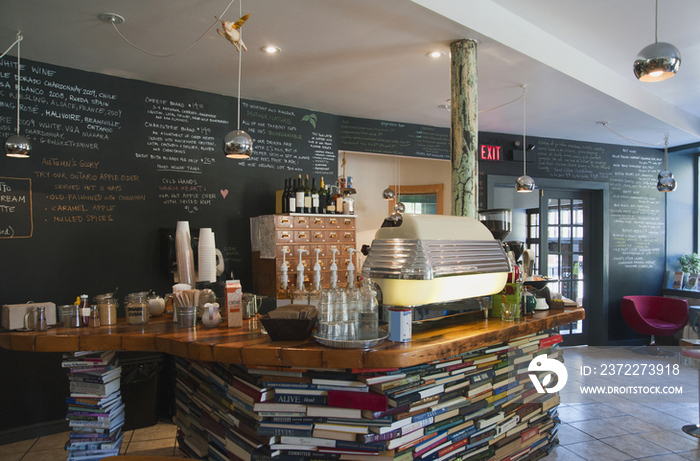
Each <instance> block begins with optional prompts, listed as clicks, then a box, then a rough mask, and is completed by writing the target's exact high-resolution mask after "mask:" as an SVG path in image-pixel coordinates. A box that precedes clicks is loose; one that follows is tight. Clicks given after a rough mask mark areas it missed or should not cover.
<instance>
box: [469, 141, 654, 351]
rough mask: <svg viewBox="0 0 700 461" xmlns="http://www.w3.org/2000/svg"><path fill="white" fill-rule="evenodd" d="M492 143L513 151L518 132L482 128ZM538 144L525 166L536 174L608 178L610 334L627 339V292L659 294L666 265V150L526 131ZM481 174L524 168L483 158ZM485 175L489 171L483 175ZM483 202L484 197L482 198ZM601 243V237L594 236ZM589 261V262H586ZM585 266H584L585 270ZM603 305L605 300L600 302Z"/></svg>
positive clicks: (570, 182) (571, 183) (569, 181)
mask: <svg viewBox="0 0 700 461" xmlns="http://www.w3.org/2000/svg"><path fill="white" fill-rule="evenodd" d="M480 136H481V137H482V138H483V139H489V143H490V144H494V143H495V144H499V145H501V146H502V147H503V149H504V150H505V151H511V150H512V147H511V146H513V145H514V144H513V142H514V141H516V140H518V138H517V137H516V136H511V135H503V134H495V133H480ZM528 144H533V145H534V146H535V149H534V150H533V151H532V152H530V153H528V156H527V159H528V167H527V172H528V174H529V175H531V176H533V177H534V178H552V179H561V180H565V181H566V182H564V183H562V187H563V188H567V187H568V188H571V189H575V188H576V187H577V185H576V181H597V182H604V183H607V184H608V190H609V210H599V212H601V213H603V212H606V211H607V213H608V215H609V227H608V229H606V231H607V233H608V241H609V250H610V251H609V254H608V255H607V260H608V264H609V273H608V274H609V281H610V283H609V300H610V311H609V322H610V323H609V325H610V331H609V334H608V337H609V338H610V339H611V340H614V339H626V338H625V337H624V336H625V335H629V333H631V330H629V329H628V328H627V327H626V326H625V323H624V321H623V320H622V317H621V315H620V313H619V303H620V300H621V299H622V297H623V296H627V295H641V294H658V293H659V292H660V290H661V284H662V283H663V278H664V266H665V255H664V248H665V227H664V223H665V214H664V213H665V205H664V194H663V193H661V192H659V191H658V190H657V189H656V181H657V175H658V172H659V171H660V170H661V169H662V166H663V163H662V161H663V152H662V151H660V150H658V149H650V148H642V147H638V148H630V147H624V146H617V145H608V144H598V143H587V142H578V141H567V140H561V139H548V138H538V137H534V136H533V137H528ZM480 173H481V174H498V175H512V176H513V180H514V181H515V178H516V177H517V176H519V175H520V174H522V156H521V157H520V161H505V162H501V163H491V162H481V163H480ZM482 180H485V177H484V176H482ZM482 203H484V202H482ZM594 244H598V245H599V244H601V242H594ZM584 264H585V263H584ZM586 270H589V269H586V267H584V272H585V271H586ZM596 308H602V306H596Z"/></svg>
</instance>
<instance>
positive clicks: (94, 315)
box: [88, 304, 100, 328]
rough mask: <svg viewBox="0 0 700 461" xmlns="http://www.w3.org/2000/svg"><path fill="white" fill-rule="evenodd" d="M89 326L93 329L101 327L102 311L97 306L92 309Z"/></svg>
mask: <svg viewBox="0 0 700 461" xmlns="http://www.w3.org/2000/svg"><path fill="white" fill-rule="evenodd" d="M88 326H89V327H91V328H96V327H99V326H100V311H99V310H98V309H97V305H96V304H95V305H93V306H92V307H91V308H90V320H89V321H88Z"/></svg>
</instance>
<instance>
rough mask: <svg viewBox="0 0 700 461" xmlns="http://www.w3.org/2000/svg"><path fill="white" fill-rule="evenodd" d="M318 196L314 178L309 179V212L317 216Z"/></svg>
mask: <svg viewBox="0 0 700 461" xmlns="http://www.w3.org/2000/svg"><path fill="white" fill-rule="evenodd" d="M319 206H320V195H319V193H318V189H316V178H312V179H311V212H312V213H315V214H319V213H320V211H319Z"/></svg>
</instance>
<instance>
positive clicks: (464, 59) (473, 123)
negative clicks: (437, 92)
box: [450, 39, 479, 218]
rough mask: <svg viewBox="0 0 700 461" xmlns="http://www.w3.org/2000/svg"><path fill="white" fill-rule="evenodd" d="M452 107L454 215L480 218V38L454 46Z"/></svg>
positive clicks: (457, 42) (451, 47)
mask: <svg viewBox="0 0 700 461" xmlns="http://www.w3.org/2000/svg"><path fill="white" fill-rule="evenodd" d="M450 51H451V52H452V61H451V64H450V65H451V83H450V85H451V87H452V88H451V102H450V104H451V108H452V109H451V110H452V214H453V215H454V216H469V217H472V218H478V216H477V214H478V203H477V202H478V197H479V195H478V186H479V157H478V153H479V152H478V151H479V141H478V133H479V126H478V116H477V112H478V100H477V97H476V89H477V76H476V41H475V40H472V39H464V40H458V41H456V42H454V43H452V44H451V45H450Z"/></svg>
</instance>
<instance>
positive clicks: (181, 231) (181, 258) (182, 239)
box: [175, 221, 195, 286]
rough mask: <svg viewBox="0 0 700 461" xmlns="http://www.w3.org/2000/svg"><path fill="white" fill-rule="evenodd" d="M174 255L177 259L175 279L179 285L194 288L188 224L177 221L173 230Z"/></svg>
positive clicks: (192, 259)
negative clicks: (184, 284)
mask: <svg viewBox="0 0 700 461" xmlns="http://www.w3.org/2000/svg"><path fill="white" fill-rule="evenodd" d="M175 255H176V257H177V278H178V282H179V283H186V284H187V285H190V286H194V284H195V278H194V254H193V252H192V244H191V242H190V223H189V222H187V221H178V222H177V228H176V229H175Z"/></svg>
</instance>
